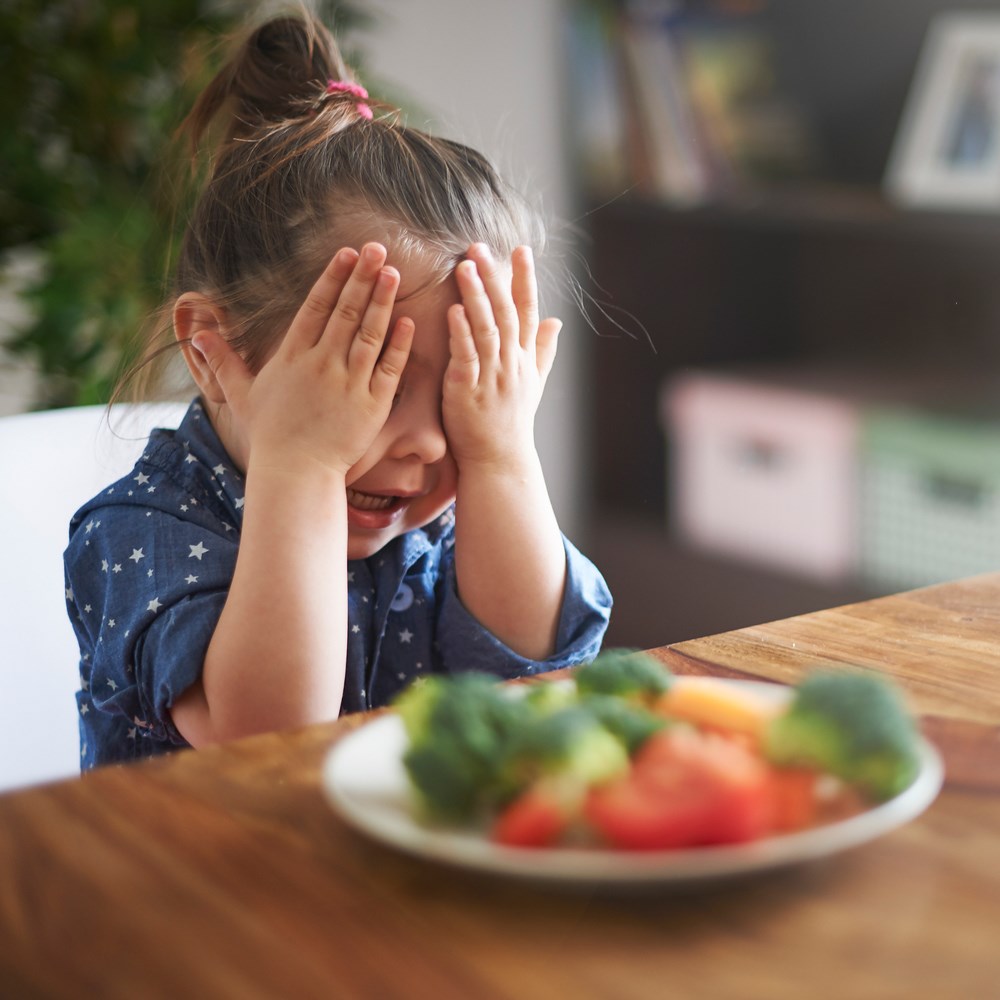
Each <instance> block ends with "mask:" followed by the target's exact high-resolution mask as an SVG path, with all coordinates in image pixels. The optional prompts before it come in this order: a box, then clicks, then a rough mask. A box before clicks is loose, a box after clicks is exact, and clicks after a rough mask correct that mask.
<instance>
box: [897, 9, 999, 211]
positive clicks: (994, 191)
mask: <svg viewBox="0 0 1000 1000" xmlns="http://www.w3.org/2000/svg"><path fill="white" fill-rule="evenodd" d="M885 187H886V191H887V194H888V196H889V197H890V199H891V200H893V201H895V202H897V203H899V204H901V205H904V206H907V207H922V208H939V209H953V210H966V211H975V210H984V211H998V210H1000V14H993V13H989V12H977V13H971V12H966V13H949V14H941V15H938V16H937V17H935V18H934V20H933V21H932V22H931V24H930V26H929V28H928V31H927V36H926V38H925V41H924V44H923V46H922V48H921V52H920V57H919V60H918V63H917V70H916V73H915V75H914V79H913V84H912V86H911V88H910V92H909V94H908V96H907V100H906V106H905V108H904V112H903V117H902V119H901V121H900V125H899V128H898V130H897V133H896V137H895V140H894V142H893V148H892V152H891V154H890V158H889V163H888V167H887V171H886V177H885Z"/></svg>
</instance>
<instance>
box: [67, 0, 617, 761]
mask: <svg viewBox="0 0 1000 1000" xmlns="http://www.w3.org/2000/svg"><path fill="white" fill-rule="evenodd" d="M186 128H187V132H188V135H189V137H190V139H191V141H192V145H193V146H194V147H195V148H200V147H201V146H203V145H204V144H205V140H206V137H207V135H208V133H209V132H210V131H211V133H212V135H213V136H214V135H216V134H217V133H219V134H221V139H219V140H218V145H217V147H216V148H215V149H214V150H213V151H212V161H211V162H212V168H213V169H212V172H211V174H210V176H209V177H208V180H207V182H206V184H205V186H204V188H203V190H202V192H201V194H200V197H199V199H198V202H197V204H196V206H195V208H194V210H193V212H192V215H191V218H190V220H189V224H188V227H187V231H186V237H185V240H184V244H183V247H182V248H181V253H180V257H179V261H178V265H177V272H176V276H175V288H174V294H173V295H172V297H171V309H170V315H171V320H172V329H173V334H174V336H175V337H176V340H177V342H178V344H179V345H180V349H181V351H182V352H183V356H184V359H185V361H186V362H187V367H188V369H189V371H190V374H191V376H192V378H193V380H194V383H195V385H196V386H197V397H196V398H195V400H194V401H193V402H192V404H191V407H190V409H189V410H188V412H187V415H186V416H185V418H184V420H183V421H182V423H181V424H180V426H179V427H178V428H177V430H176V431H167V430H157V431H154V432H153V434H152V436H151V437H150V440H149V442H148V445H147V447H146V449H145V452H144V454H143V456H142V458H141V459H140V460H139V462H138V463H137V465H136V467H135V468H134V469H133V470H132V472H131V473H129V474H128V475H127V476H126V477H124V478H123V479H121V480H120V481H118V482H117V483H113V484H110V485H109V487H108V488H107V489H105V490H103V491H102V492H101V493H100V494H99V495H98V496H97V497H95V498H94V499H93V500H91V501H90V502H89V503H87V504H85V505H84V506H83V507H82V508H81V509H80V511H78V513H77V514H76V515H75V516H74V519H73V522H72V524H71V528H70V541H69V546H68V548H67V550H66V556H65V565H66V578H67V579H66V588H67V595H68V598H67V600H68V610H69V613H70V618H71V621H72V622H73V626H74V628H75V630H76V634H77V638H78V640H79V645H80V652H81V659H80V669H81V676H82V680H83V683H82V686H81V690H80V692H79V693H78V696H77V698H78V705H79V711H80V721H81V735H82V747H81V751H82V752H81V756H82V761H83V766H84V767H93V766H95V765H99V764H103V763H108V762H113V761H123V760H131V759H135V758H139V757H146V756H151V755H155V754H158V753H161V752H165V751H167V750H170V749H172V748H175V747H177V746H185V745H191V746H196V747H197V746H202V745H205V744H210V743H214V742H219V741H224V740H229V739H233V738H236V737H239V736H243V735H247V734H250V733H255V732H262V731H269V730H275V729H282V728H288V727H294V726H300V725H304V724H309V723H314V722H319V721H322V720H328V719H332V718H335V717H336V716H337V715H338V714H340V713H342V712H350V711H358V710H362V709H366V708H370V707H373V706H377V705H382V704H385V703H387V702H388V701H389V700H390V699H391V698H392V697H393V696H394V695H395V694H396V693H397V692H398V691H400V690H401V689H402V688H403V687H405V686H406V685H407V684H408V683H410V681H412V680H413V679H415V678H417V677H421V676H425V675H431V674H450V673H458V672H463V671H468V670H476V671H485V672H489V673H493V674H495V675H497V676H501V677H514V676H519V675H524V674H531V673H536V672H542V671H546V670H550V669H554V668H558V667H564V666H569V665H572V664H576V663H580V662H583V661H588V660H590V659H593V657H594V656H595V655H596V654H597V652H598V650H599V648H600V643H601V640H602V638H603V635H604V632H605V629H606V627H607V621H608V617H609V614H610V607H611V598H610V595H609V593H608V591H607V587H606V586H605V583H604V581H603V579H602V578H601V575H600V574H599V572H598V571H597V570H596V568H595V567H594V566H593V565H592V564H591V563H590V562H589V561H588V560H587V559H586V558H585V557H584V556H583V555H581V554H580V553H579V552H578V551H577V550H576V549H575V548H574V546H573V545H572V544H571V543H570V542H569V541H568V540H567V539H566V538H565V537H564V536H563V535H562V533H561V531H560V529H559V526H558V523H557V520H556V517H555V514H554V512H553V509H552V505H551V503H550V501H549V497H548V493H547V489H546V485H545V480H544V476H543V472H542V468H541V464H540V462H539V458H538V453H537V451H536V448H535V441H534V418H535V413H536V410H537V408H538V405H539V402H540V400H541V396H542V392H543V390H544V387H545V382H546V378H547V376H548V374H549V372H550V370H551V368H552V365H553V362H554V360H555V356H556V343H557V338H558V333H559V328H560V326H561V323H560V322H559V320H557V319H554V318H542V317H541V316H540V315H539V305H538V293H537V284H536V277H535V265H534V250H533V248H535V249H538V248H539V247H540V245H541V238H540V226H539V224H538V222H537V220H536V219H535V218H534V216H533V214H532V213H531V212H530V211H529V209H528V208H527V206H526V205H525V204H524V203H523V202H522V201H521V200H520V199H519V198H517V197H516V196H515V194H514V193H513V192H512V191H511V190H510V189H509V188H508V187H507V186H506V185H505V184H504V183H503V182H502V181H501V180H500V178H499V177H498V176H497V175H496V173H495V172H494V170H493V168H492V167H491V166H490V164H489V163H488V162H487V161H486V160H485V159H484V158H483V157H482V156H481V155H480V154H478V153H476V152H475V151H474V150H471V149H469V148H468V147H465V146H463V145H460V144H458V143H455V142H452V141H449V140H444V139H439V138H435V137H433V136H431V135H429V134H427V133H425V132H422V131H419V130H416V129H412V128H409V127H408V126H406V125H405V124H402V123H401V120H400V115H399V114H398V112H396V111H395V109H391V108H388V107H386V106H384V105H381V104H379V103H378V102H377V101H375V100H374V99H373V98H371V97H369V95H368V94H367V92H366V91H365V90H364V89H363V88H362V87H360V85H358V84H357V83H356V82H354V81H353V80H352V79H351V76H350V73H349V72H348V70H347V67H346V66H344V64H343V61H342V59H341V57H340V54H339V52H338V50H337V46H336V44H335V42H334V39H333V38H332V37H331V35H330V34H329V33H328V32H327V30H326V29H325V28H324V26H323V25H322V24H321V23H319V22H318V21H315V20H312V19H311V18H309V17H303V18H297V17H281V18H276V19H274V20H271V21H269V22H267V23H265V24H263V25H262V26H260V27H258V28H257V29H255V30H254V31H252V32H251V33H250V34H249V35H248V36H247V37H246V39H245V40H244V41H243V42H242V44H241V45H240V47H239V48H238V49H237V50H236V51H235V53H234V55H233V56H232V59H231V61H230V62H229V64H228V65H227V66H225V67H224V68H223V70H222V71H221V72H220V73H219V74H218V76H217V77H216V78H215V79H214V80H213V81H212V83H211V84H210V85H209V86H208V87H207V89H206V90H205V92H204V93H203V94H202V96H201V97H200V99H199V101H198V102H197V104H196V105H195V107H194V109H193V110H192V112H191V114H190V115H189V117H188V120H187V122H186Z"/></svg>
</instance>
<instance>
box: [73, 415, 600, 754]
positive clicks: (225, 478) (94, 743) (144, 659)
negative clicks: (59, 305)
mask: <svg viewBox="0 0 1000 1000" xmlns="http://www.w3.org/2000/svg"><path fill="white" fill-rule="evenodd" d="M243 494H244V481H243V478H242V476H241V475H240V474H239V473H238V472H237V471H236V470H235V468H234V467H233V463H232V461H231V460H230V458H229V456H228V455H227V453H226V452H225V450H224V449H223V447H222V444H221V442H220V441H219V439H218V437H217V436H216V434H215V431H214V430H213V428H212V425H211V422H210V421H209V419H208V417H207V415H206V414H205V413H204V411H203V409H202V406H201V404H200V403H199V402H197V401H196V402H194V403H193V404H192V405H191V407H190V409H189V410H188V412H187V414H186V416H185V417H184V420H183V421H182V422H181V425H180V426H179V427H178V428H177V430H176V431H171V430H162V429H161V430H155V431H154V432H153V433H152V435H151V436H150V438H149V442H148V444H147V446H146V450H145V452H144V454H143V455H142V457H141V458H140V459H139V461H138V462H137V463H136V465H135V468H134V469H132V471H131V472H130V473H129V474H128V475H126V476H125V477H123V478H122V479H120V480H118V482H116V483H114V484H112V485H111V486H109V487H108V489H106V490H105V491H103V492H102V493H100V494H99V495H98V496H96V497H94V499H92V500H90V501H89V502H88V503H86V504H84V505H83V507H81V508H80V510H79V511H77V513H76V514H75V515H74V516H73V519H72V521H71V522H70V539H69V545H68V547H67V549H66V552H65V569H66V603H67V609H68V611H69V616H70V620H71V621H72V623H73V628H74V630H75V631H76V635H77V640H78V641H79V644H80V680H81V688H80V691H79V692H78V693H77V705H78V709H79V713H80V737H81V751H80V756H81V764H82V767H83V768H84V769H87V768H91V767H94V766H96V765H98V764H105V763H110V762H114V761H127V760H133V759H136V758H140V757H149V756H153V755H155V754H158V753H163V752H165V751H168V750H170V749H172V748H174V747H177V746H186V745H187V744H186V742H185V740H184V738H183V737H182V736H181V735H180V733H179V732H178V731H177V729H176V728H175V727H174V725H173V723H172V722H171V719H170V711H169V709H170V706H171V705H173V704H174V702H175V701H176V700H177V699H178V697H179V696H180V695H181V694H182V693H183V692H184V691H185V689H186V688H188V687H189V686H190V685H191V684H192V683H193V682H194V681H196V680H197V679H198V677H199V675H200V674H201V669H202V663H203V662H204V658H205V652H206V650H207V648H208V644H209V641H210V640H211V638H212V633H213V631H214V630H215V626H216V623H217V621H218V619H219V615H220V614H221V612H222V608H223V605H224V604H225V602H226V595H227V593H228V590H229V584H230V581H231V580H232V577H233V572H234V569H235V566H236V553H237V548H238V546H239V539H240V526H241V523H242V517H243ZM454 524H455V515H454V510H453V509H451V510H448V511H446V512H445V514H443V515H442V516H441V517H440V518H438V519H437V520H436V521H434V522H433V523H432V524H429V525H427V526H425V527H424V528H421V529H419V530H416V531H411V532H409V533H408V534H406V535H402V536H400V537H399V538H396V539H394V540H393V541H392V542H390V543H389V544H388V545H386V546H385V548H383V549H381V550H380V551H379V552H377V553H376V554H375V555H373V556H371V557H370V558H368V559H364V560H353V561H350V562H348V564H347V576H348V628H349V636H348V650H347V674H346V680H345V686H344V698H343V703H342V706H341V711H342V712H355V711H360V710H363V709H367V708H372V707H375V706H378V705H384V704H386V703H387V702H388V701H389V700H390V699H391V698H392V697H393V695H395V694H396V693H397V692H398V691H399V690H400V689H401V688H403V687H404V686H405V685H406V684H408V683H409V682H410V681H411V680H413V679H414V678H416V677H419V676H421V675H423V674H432V673H454V672H459V671H464V670H480V671H485V672H488V673H491V674H494V675H497V676H499V677H502V678H509V677H516V676H520V675H524V674H532V673H536V672H542V671H546V670H553V669H556V668H559V667H565V666H569V665H571V664H575V663H581V662H584V661H587V660H590V659H593V657H594V656H596V655H597V652H598V650H599V648H600V644H601V640H602V639H603V637H604V632H605V630H606V629H607V623H608V618H609V616H610V612H611V595H610V594H609V592H608V589H607V586H606V585H605V583H604V580H603V578H602V577H601V575H600V573H599V572H598V571H597V569H596V568H595V567H594V566H593V564H592V563H591V562H589V561H588V560H587V559H586V558H585V557H584V556H582V555H581V554H580V553H579V552H578V551H577V550H576V549H575V548H574V547H573V545H572V544H570V543H569V542H568V541H565V543H564V544H565V548H566V560H567V582H566V594H565V598H564V601H563V608H562V613H561V616H560V620H559V628H558V634H557V638H556V651H555V653H554V654H553V655H552V656H550V657H549V658H548V659H546V660H543V661H533V660H527V659H525V658H524V657H521V656H518V655H517V654H516V653H514V652H513V651H511V650H510V649H509V648H508V647H507V646H505V645H504V644H503V643H502V642H500V640H499V639H497V638H496V637H495V636H493V635H492V634H491V633H490V632H489V631H487V630H486V629H485V628H484V627H483V626H482V625H480V624H479V622H478V621H476V619H475V618H473V617H472V616H471V615H470V614H469V613H468V611H466V610H465V608H464V607H463V606H462V603H461V601H460V600H459V598H458V595H457V592H456V589H455V566H454V550H453V547H454V544H455V534H454ZM332 571H334V568H333V567H331V572H332Z"/></svg>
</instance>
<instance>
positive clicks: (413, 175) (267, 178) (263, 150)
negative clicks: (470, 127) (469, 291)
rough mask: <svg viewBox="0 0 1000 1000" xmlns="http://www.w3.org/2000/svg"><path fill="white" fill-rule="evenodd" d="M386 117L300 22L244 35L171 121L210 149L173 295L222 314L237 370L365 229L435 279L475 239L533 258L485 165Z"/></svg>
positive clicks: (253, 365)
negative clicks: (209, 303) (199, 296)
mask: <svg viewBox="0 0 1000 1000" xmlns="http://www.w3.org/2000/svg"><path fill="white" fill-rule="evenodd" d="M338 83H341V84H352V86H350V87H348V86H339V87H338V86H331V84H334V85H336V84H338ZM361 93H362V94H363V93H364V92H363V91H362V92H361ZM369 109H370V111H369ZM371 112H373V114H372V113H371ZM401 118H402V116H401V114H400V112H399V111H398V109H396V108H392V107H391V106H389V105H386V104H384V103H382V102H379V101H377V100H375V99H372V98H367V97H366V96H365V97H364V98H362V97H360V96H359V93H358V88H357V85H354V84H353V80H352V76H351V73H350V71H349V70H348V68H347V67H346V66H345V64H344V61H343V59H342V57H341V55H340V52H339V49H338V47H337V43H336V41H335V40H334V38H333V36H332V35H331V33H330V32H329V31H328V30H327V28H326V27H325V26H324V25H323V24H322V23H321V22H320V21H319V20H318V19H316V18H315V17H314V16H313V15H311V14H309V13H307V12H303V13H301V14H294V15H287V16H280V17H276V18H274V19H272V20H269V21H267V22H266V23H264V24H262V25H260V26H259V27H256V28H255V29H253V30H252V31H251V32H250V33H249V34H248V35H247V36H246V37H245V39H244V40H243V41H242V42H241V43H240V44H239V45H238V47H237V49H236V51H235V53H234V55H233V56H232V58H231V59H230V61H229V62H228V63H227V64H226V65H225V66H224V67H223V69H222V70H221V71H220V72H219V73H218V74H217V75H216V77H215V78H214V79H213V80H212V81H211V83H210V84H209V85H208V87H207V88H206V89H205V91H204V92H203V93H202V95H201V97H200V98H199V99H198V101H197V103H196V104H195V106H194V108H193V109H192V110H191V112H190V114H189V115H188V116H187V118H186V119H185V121H184V123H183V124H182V126H181V133H182V135H186V137H187V139H188V141H189V142H190V144H191V149H192V153H193V155H194V157H195V160H196V162H197V159H198V157H199V155H200V153H201V151H202V150H203V149H204V147H205V146H206V145H208V143H207V140H208V139H209V138H210V137H212V138H214V139H215V143H214V150H212V151H211V160H210V172H209V175H208V179H207V182H206V183H205V186H204V188H203V190H202V191H201V194H200V196H199V197H198V200H197V202H196V205H195V208H194V211H193V213H192V215H191V217H190V219H189V220H188V224H187V228H186V232H185V236H184V239H183V243H182V246H181V249H180V255H179V259H178V264H177V269H176V276H175V279H174V287H173V296H172V298H173V297H176V295H179V294H181V293H182V292H185V291H195V292H201V293H203V294H205V295H206V296H208V297H210V298H212V299H213V300H214V301H215V302H217V303H218V304H219V305H220V306H222V307H223V308H224V309H225V310H226V312H227V318H228V320H229V324H230V334H231V336H230V342H231V343H232V344H233V346H234V347H235V348H236V350H237V351H238V352H239V353H240V354H241V355H242V356H243V358H244V360H245V361H246V362H247V364H248V366H249V368H250V369H251V371H256V370H257V369H258V368H259V367H260V365H261V364H262V363H263V359H264V358H265V357H267V355H268V353H269V351H270V349H271V348H272V347H273V345H274V343H275V342H276V341H277V340H278V339H280V337H281V336H283V334H284V331H285V330H286V329H287V328H288V325H289V324H290V322H291V320H292V318H293V317H294V315H295V312H296V310H297V309H298V307H299V305H300V304H301V303H302V301H303V300H304V298H305V296H306V294H307V293H308V291H309V289H310V287H311V286H312V284H313V283H314V282H315V280H316V278H317V277H318V276H319V274H320V272H321V271H322V269H323V267H324V266H325V264H326V263H327V262H328V261H329V259H330V258H331V257H332V256H333V253H334V252H335V251H336V250H337V249H339V248H340V247H341V246H346V245H356V244H357V243H358V242H359V240H360V239H363V238H365V237H366V236H368V235H369V234H370V233H372V231H373V229H374V230H375V231H376V232H378V233H380V234H382V238H383V239H388V240H390V241H391V243H392V249H393V250H394V251H395V252H396V253H397V254H398V253H402V254H403V255H404V256H405V255H407V254H409V253H411V252H419V253H420V254H421V255H422V257H423V259H424V260H428V259H429V260H431V261H432V262H433V263H434V265H435V266H434V269H433V270H434V274H435V279H434V280H438V281H441V280H444V279H445V278H446V277H447V276H448V275H449V274H450V273H451V271H452V270H453V269H454V267H455V265H456V264H457V263H458V262H459V261H460V260H461V259H462V257H463V256H464V254H465V252H466V250H467V249H468V247H469V246H470V244H472V243H474V242H483V243H486V244H487V245H489V246H490V248H491V249H492V250H493V252H494V253H495V254H497V255H498V256H499V257H501V258H506V257H508V256H509V255H510V253H511V252H512V251H513V250H514V248H515V247H517V246H518V245H521V244H527V245H530V246H532V247H533V248H534V249H536V250H540V249H541V248H542V247H541V244H542V242H543V240H544V231H543V226H542V223H541V220H540V218H539V217H538V215H537V214H536V213H535V212H534V211H533V210H532V209H531V208H530V207H529V206H528V204H527V202H525V201H524V200H523V199H522V198H521V197H520V196H519V195H518V194H517V193H516V192H515V191H514V190H513V189H512V188H511V187H509V186H508V185H507V184H506V183H505V182H504V181H503V180H502V179H501V178H500V177H499V176H498V174H497V172H496V171H495V170H494V168H493V167H492V166H491V164H490V163H489V162H488V161H487V159H486V158H485V157H483V156H482V155H481V154H479V153H477V152H476V151H474V150H472V149H470V148H468V147H467V146H464V145H461V144H460V143H457V142H452V141H449V140H447V139H441V138H436V137H434V136H432V135H430V134H428V133H427V132H424V131H421V130H419V129H416V128H412V127H409V126H407V125H405V124H404V123H403V122H402V120H401ZM209 148H210V150H211V145H209ZM141 365H142V363H140V366H141ZM126 378H128V376H126Z"/></svg>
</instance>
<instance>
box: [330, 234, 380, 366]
mask: <svg viewBox="0 0 1000 1000" xmlns="http://www.w3.org/2000/svg"><path fill="white" fill-rule="evenodd" d="M385 257H386V251H385V247H384V246H382V245H381V244H380V243H366V244H365V245H364V246H363V247H362V248H361V254H360V256H359V257H358V259H357V263H355V265H354V270H353V271H351V275H350V277H349V278H348V279H347V281H346V282H345V284H344V287H343V290H342V291H341V293H340V297H339V298H338V299H337V304H336V305H335V306H334V308H333V311H332V313H331V314H330V315H329V316H328V318H327V323H326V328H325V329H324V330H323V333H322V337H321V339H322V340H323V341H324V343H325V344H326V345H327V346H329V347H330V348H332V349H334V350H335V351H337V352H338V353H342V354H343V356H345V357H346V355H347V353H348V351H349V350H350V349H351V347H352V346H353V343H354V339H355V334H356V333H357V332H358V329H359V327H360V326H361V324H362V320H363V319H364V318H365V311H366V310H367V309H368V304H369V302H370V301H371V298H372V295H373V293H374V291H375V287H376V284H377V282H378V277H379V274H380V273H381V271H382V265H383V264H385ZM392 294H393V296H395V294H396V293H395V289H393V291H392ZM367 332H369V333H370V328H369V330H368V331H367ZM384 336H385V330H384V329H383V330H382V334H381V336H380V337H379V345H381V342H382V338H384Z"/></svg>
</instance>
